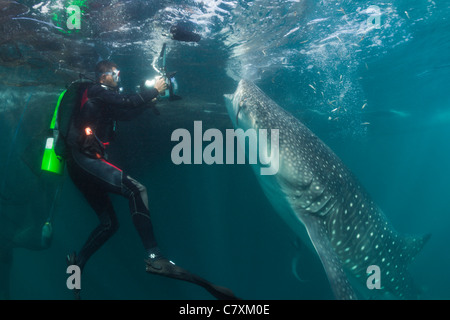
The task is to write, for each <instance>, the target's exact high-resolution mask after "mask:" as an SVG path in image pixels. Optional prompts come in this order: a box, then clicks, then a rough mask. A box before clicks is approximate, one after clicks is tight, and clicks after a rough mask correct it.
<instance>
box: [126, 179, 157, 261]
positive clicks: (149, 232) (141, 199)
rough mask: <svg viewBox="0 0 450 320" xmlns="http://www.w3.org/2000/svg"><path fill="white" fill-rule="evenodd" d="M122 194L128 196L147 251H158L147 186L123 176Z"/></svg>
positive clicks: (131, 211) (134, 221)
mask: <svg viewBox="0 0 450 320" xmlns="http://www.w3.org/2000/svg"><path fill="white" fill-rule="evenodd" d="M122 190H123V193H122V195H123V196H125V197H127V198H128V202H129V205H130V213H131V219H132V220H133V224H134V226H135V228H136V230H137V232H138V234H139V237H140V238H141V241H142V244H143V245H144V248H145V250H146V251H147V253H149V254H151V253H156V252H154V251H155V250H157V241H156V238H155V235H154V232H153V225H152V222H151V219H150V211H149V209H148V195H147V188H146V187H145V186H143V185H142V184H141V183H139V182H138V181H136V180H134V179H133V178H131V177H130V176H127V175H123V176H122Z"/></svg>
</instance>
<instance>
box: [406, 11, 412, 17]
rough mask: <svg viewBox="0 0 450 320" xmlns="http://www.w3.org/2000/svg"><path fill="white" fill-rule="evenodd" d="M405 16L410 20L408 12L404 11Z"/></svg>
mask: <svg viewBox="0 0 450 320" xmlns="http://www.w3.org/2000/svg"><path fill="white" fill-rule="evenodd" d="M405 14H406V16H407V17H408V19H411V18H410V17H409V14H408V11H405Z"/></svg>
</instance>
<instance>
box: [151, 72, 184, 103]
mask: <svg viewBox="0 0 450 320" xmlns="http://www.w3.org/2000/svg"><path fill="white" fill-rule="evenodd" d="M175 74H176V72H171V73H168V74H167V75H163V78H164V79H165V81H166V83H167V89H166V91H165V92H164V94H160V96H159V97H160V99H169V100H179V99H180V98H181V97H180V96H177V95H176V93H177V92H178V83H177V80H176V79H175ZM160 77H161V76H157V77H155V78H153V79H149V80H146V81H145V83H144V85H145V86H146V87H147V88H152V87H154V86H155V83H156V80H158V79H159V78H160Z"/></svg>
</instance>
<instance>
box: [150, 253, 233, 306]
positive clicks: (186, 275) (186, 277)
mask: <svg viewBox="0 0 450 320" xmlns="http://www.w3.org/2000/svg"><path fill="white" fill-rule="evenodd" d="M145 262H146V268H145V271H147V272H148V273H153V274H157V275H160V276H165V277H169V278H174V279H178V280H183V281H187V282H191V283H193V284H196V285H199V286H201V287H203V288H204V289H206V290H207V291H208V292H209V293H211V294H212V295H213V296H214V297H216V298H217V299H220V300H238V299H239V298H237V297H236V296H235V295H234V294H233V292H232V291H231V290H230V289H227V288H225V287H221V286H217V285H215V284H213V283H211V282H208V281H206V280H205V279H203V278H201V277H199V276H197V275H195V274H193V273H190V272H189V271H187V270H185V269H183V268H181V267H179V266H177V265H175V264H174V263H173V262H172V261H169V260H167V259H166V258H161V259H158V260H156V261H153V260H152V259H146V260H145Z"/></svg>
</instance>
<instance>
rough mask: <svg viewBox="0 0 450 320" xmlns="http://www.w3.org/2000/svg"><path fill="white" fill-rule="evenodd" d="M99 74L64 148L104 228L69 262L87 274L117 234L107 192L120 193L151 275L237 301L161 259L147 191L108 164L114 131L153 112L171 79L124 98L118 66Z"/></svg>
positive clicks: (104, 64)
mask: <svg viewBox="0 0 450 320" xmlns="http://www.w3.org/2000/svg"><path fill="white" fill-rule="evenodd" d="M95 73H96V81H97V82H95V83H92V84H90V85H89V86H87V88H86V89H85V90H84V92H80V94H81V95H82V96H81V100H79V102H80V103H79V105H76V106H75V107H74V111H73V112H72V115H71V119H70V123H69V129H68V132H67V136H66V137H65V144H66V147H67V152H66V160H67V169H68V172H69V175H70V177H71V179H72V181H73V183H74V184H75V186H76V187H77V188H78V189H79V190H80V191H81V193H82V194H83V195H84V197H85V198H86V200H87V202H88V203H89V205H90V206H91V207H92V209H93V210H94V211H95V213H96V214H97V217H98V219H99V221H100V224H99V225H98V226H97V227H96V228H95V229H94V230H93V231H92V233H91V234H90V235H89V237H88V239H87V241H86V242H85V244H84V245H83V247H82V248H81V250H80V251H79V252H78V253H75V252H74V253H71V254H69V255H68V256H67V263H68V264H69V265H77V266H78V267H79V268H80V270H81V271H83V269H84V267H85V264H86V262H87V261H88V259H89V258H90V257H91V256H92V255H93V254H94V253H95V252H96V251H97V250H98V249H99V248H100V247H101V246H102V245H103V244H104V243H105V242H106V241H107V240H108V239H109V238H110V237H111V236H112V235H113V234H114V233H115V232H116V231H117V229H118V226H119V224H118V220H117V216H116V213H115V211H114V208H113V205H112V202H111V200H110V198H109V196H108V193H113V194H118V195H121V196H123V197H125V198H127V199H128V201H129V208H130V213H131V219H132V221H133V224H134V226H135V228H136V230H137V232H138V235H139V237H140V239H141V241H142V244H143V246H144V248H145V251H146V255H147V259H145V264H146V271H147V272H149V273H153V274H158V275H162V276H167V277H171V278H176V279H180V280H184V281H189V282H192V283H194V284H197V285H200V286H203V287H204V288H205V289H206V290H208V291H209V292H210V293H211V294H213V295H214V296H215V297H217V298H221V299H235V297H234V295H233V293H232V292H231V291H230V290H228V289H226V288H223V287H219V286H216V285H214V284H212V283H209V282H208V281H206V280H204V279H202V278H200V277H198V276H196V275H194V274H192V273H190V272H188V271H186V270H184V269H182V268H181V267H178V266H176V265H175V264H174V263H173V262H172V261H169V260H168V259H167V258H165V257H164V256H163V255H162V253H161V250H160V249H159V247H158V243H157V241H156V239H155V235H154V232H153V225H152V222H151V219H150V212H149V205H148V196H147V189H146V188H145V187H144V186H143V185H142V184H141V183H139V182H138V181H137V180H135V179H133V178H132V177H130V176H129V175H127V174H126V172H124V171H122V169H120V168H118V167H116V166H115V165H113V164H112V163H110V162H108V160H107V159H108V157H107V153H106V146H107V145H108V144H109V142H110V140H111V138H112V136H113V134H114V133H115V127H116V121H117V120H131V119H132V118H134V117H137V116H138V115H140V114H141V113H142V112H143V111H144V110H146V109H149V108H151V107H152V106H153V102H154V101H155V99H156V98H157V97H158V95H159V94H162V93H164V92H165V90H166V88H167V84H166V82H165V80H166V79H164V78H163V77H161V78H159V79H158V80H157V81H156V82H155V84H154V86H153V87H150V88H148V87H146V86H141V91H140V93H136V94H132V95H123V94H120V93H119V92H118V82H119V76H120V71H119V70H118V66H117V65H116V64H115V63H113V62H112V61H100V62H99V63H98V64H97V66H96V70H95ZM74 293H75V299H79V294H80V291H79V290H78V289H74Z"/></svg>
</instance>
